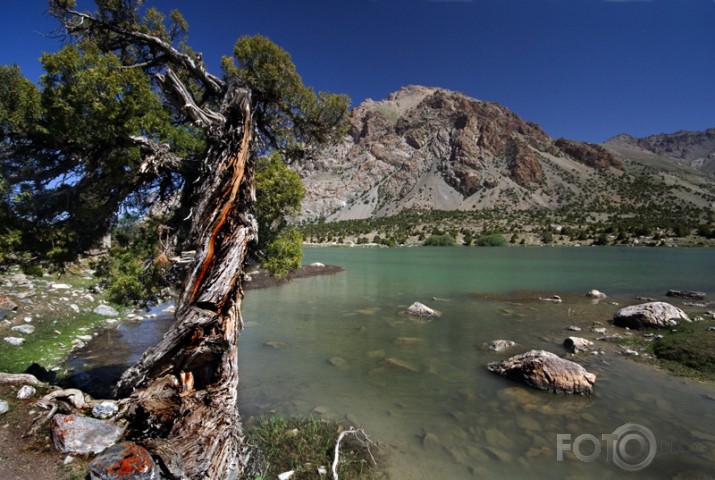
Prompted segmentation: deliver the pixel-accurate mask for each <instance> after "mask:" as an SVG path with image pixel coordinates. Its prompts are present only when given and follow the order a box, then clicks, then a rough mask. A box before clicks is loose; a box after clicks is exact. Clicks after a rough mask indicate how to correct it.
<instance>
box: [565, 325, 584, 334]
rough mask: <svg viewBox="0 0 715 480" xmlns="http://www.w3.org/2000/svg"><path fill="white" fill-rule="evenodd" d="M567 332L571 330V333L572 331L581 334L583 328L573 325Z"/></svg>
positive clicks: (567, 328)
mask: <svg viewBox="0 0 715 480" xmlns="http://www.w3.org/2000/svg"><path fill="white" fill-rule="evenodd" d="M566 330H570V331H572V332H580V331H581V327H577V326H576V325H571V326H569V327H566Z"/></svg>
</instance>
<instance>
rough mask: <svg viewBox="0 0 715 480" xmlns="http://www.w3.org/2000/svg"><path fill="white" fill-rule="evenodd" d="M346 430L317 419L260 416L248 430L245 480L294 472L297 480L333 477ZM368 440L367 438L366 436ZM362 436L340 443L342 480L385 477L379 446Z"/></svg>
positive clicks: (350, 437)
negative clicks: (337, 450)
mask: <svg viewBox="0 0 715 480" xmlns="http://www.w3.org/2000/svg"><path fill="white" fill-rule="evenodd" d="M343 432H345V428H344V427H343V426H342V425H340V424H338V423H336V422H329V421H325V420H321V419H319V418H316V417H299V418H285V417H260V418H258V421H257V423H256V425H255V426H254V427H253V428H252V429H251V430H249V431H248V433H247V436H246V444H247V445H249V446H250V447H251V449H252V453H251V456H250V458H251V462H250V463H249V465H248V466H247V468H246V470H245V472H244V479H246V480H249V479H250V480H255V479H257V478H276V477H277V476H278V475H279V474H280V473H283V472H286V471H289V470H293V471H295V477H294V478H329V477H328V476H327V475H328V474H327V473H326V474H323V475H321V474H319V473H318V472H319V469H320V470H321V471H323V472H330V470H331V465H332V463H333V460H334V450H335V445H336V442H337V441H338V438H339V437H340V434H341V433H343ZM363 437H364V436H363ZM366 440H367V439H366V438H361V437H360V436H354V435H347V436H344V438H342V441H341V443H340V456H339V463H338V466H337V472H338V474H339V477H340V479H341V480H343V479H344V480H349V479H358V478H359V479H377V478H385V477H384V475H382V474H380V473H379V472H378V465H377V463H376V461H375V458H374V457H373V453H374V452H373V451H371V448H373V450H374V447H375V445H374V444H373V443H372V442H370V441H369V440H367V441H366Z"/></svg>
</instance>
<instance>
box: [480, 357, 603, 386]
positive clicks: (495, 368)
mask: <svg viewBox="0 0 715 480" xmlns="http://www.w3.org/2000/svg"><path fill="white" fill-rule="evenodd" d="M487 369H488V370H489V371H490V372H493V373H497V374H499V375H502V376H505V377H506V378H509V379H510V380H515V381H517V382H521V383H523V384H526V385H528V386H530V387H533V388H537V389H539V390H545V391H547V392H553V393H565V394H582V395H590V394H591V392H592V391H593V384H594V383H595V382H596V375H594V374H592V373H589V372H587V371H586V369H585V368H583V367H582V366H581V365H579V364H578V363H575V362H572V361H570V360H566V359H564V358H561V357H559V356H558V355H554V354H553V353H551V352H547V351H544V350H531V351H529V352H526V353H523V354H521V355H516V356H514V357H511V358H508V359H506V360H504V361H502V362H492V363H490V364H489V365H487Z"/></svg>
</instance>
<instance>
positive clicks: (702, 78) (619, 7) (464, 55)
mask: <svg viewBox="0 0 715 480" xmlns="http://www.w3.org/2000/svg"><path fill="white" fill-rule="evenodd" d="M147 3H149V4H153V5H156V6H158V8H159V9H161V10H163V11H168V10H170V9H172V8H178V9H179V10H180V11H181V12H182V13H184V16H185V17H186V18H187V20H188V22H189V41H190V43H191V45H192V46H193V47H194V48H195V49H196V50H199V51H202V52H204V57H205V59H206V60H207V62H208V64H209V67H212V68H213V70H214V71H215V72H216V73H218V62H219V59H220V57H221V55H224V54H230V53H231V51H232V47H233V43H234V42H235V40H236V39H237V38H238V37H240V36H241V35H245V34H255V33H260V34H263V35H266V36H268V37H270V38H271V39H272V40H273V41H274V42H276V43H277V44H279V45H280V46H281V47H283V48H285V49H286V50H288V51H289V52H290V53H291V55H292V56H293V60H294V62H295V63H296V65H297V67H298V71H299V73H300V74H301V75H302V76H303V79H304V80H305V82H306V83H308V84H309V85H312V86H314V87H316V89H319V90H328V91H332V92H340V93H346V94H348V95H349V96H350V97H351V98H352V102H353V105H358V104H359V103H360V102H362V101H363V100H364V99H365V98H372V99H375V100H379V99H382V98H385V97H386V96H387V95H388V94H389V93H391V92H393V91H395V90H397V89H399V88H400V87H401V86H404V85H409V84H420V85H428V86H438V87H444V88H448V89H451V90H457V91H461V92H464V93H466V94H467V95H470V96H472V97H475V98H479V99H482V100H490V101H495V102H499V103H501V104H503V105H505V106H507V107H508V108H510V109H512V110H513V111H515V112H516V113H517V114H519V115H520V116H522V117H523V118H525V119H527V120H531V121H534V122H537V123H539V124H540V125H541V126H542V127H543V128H544V129H545V130H546V131H547V133H549V134H550V135H552V136H554V137H567V138H572V139H576V140H584V141H589V142H601V141H604V140H606V139H607V138H609V137H611V136H613V135H616V134H618V133H621V132H625V133H630V134H632V135H635V136H646V135H650V134H654V133H663V132H666V133H667V132H674V131H677V130H681V129H684V130H704V129H706V128H711V127H715V1H714V0H201V1H198V0H148V2H147ZM45 9H46V1H45V0H2V4H1V5H0V45H2V47H0V64H11V63H17V64H19V65H20V66H21V68H22V70H23V72H24V73H25V75H26V76H27V77H29V78H30V79H32V80H37V78H39V75H40V74H41V71H40V65H39V62H38V58H39V56H40V54H41V52H42V51H55V50H57V49H58V48H59V45H58V43H57V42H56V41H55V40H52V39H50V38H47V37H46V36H44V35H45V34H47V33H48V32H50V31H51V30H52V29H53V28H54V27H55V24H54V23H53V20H52V19H51V18H50V17H49V16H48V15H47V14H46V13H45Z"/></svg>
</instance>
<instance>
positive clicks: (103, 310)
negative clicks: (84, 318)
mask: <svg viewBox="0 0 715 480" xmlns="http://www.w3.org/2000/svg"><path fill="white" fill-rule="evenodd" d="M92 311H93V312H94V313H96V314H97V315H101V316H103V317H116V316H118V315H119V312H118V311H116V310H115V309H114V308H112V307H110V306H109V305H97V307H96V308H95V309H94V310H92Z"/></svg>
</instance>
